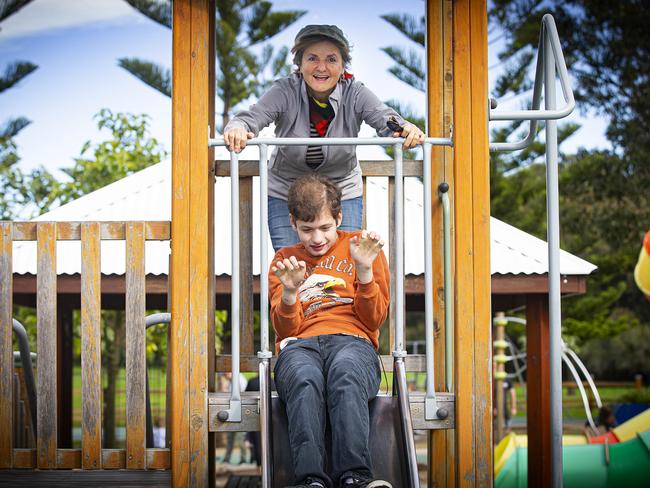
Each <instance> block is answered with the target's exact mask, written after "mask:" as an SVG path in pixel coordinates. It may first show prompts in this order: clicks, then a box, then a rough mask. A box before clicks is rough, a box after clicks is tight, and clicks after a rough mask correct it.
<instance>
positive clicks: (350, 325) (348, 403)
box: [269, 174, 392, 488]
mask: <svg viewBox="0 0 650 488" xmlns="http://www.w3.org/2000/svg"><path fill="white" fill-rule="evenodd" d="M288 206H289V212H290V220H291V225H292V226H293V228H294V229H295V230H296V232H297V233H298V236H299V238H300V242H299V243H298V244H296V245H294V246H288V247H285V248H282V249H280V250H279V251H278V252H277V253H276V255H275V257H274V259H273V264H272V266H271V271H272V273H269V295H270V297H271V298H270V299H271V318H272V321H273V326H274V328H275V332H276V337H277V339H276V350H277V351H279V356H278V361H277V363H276V365H275V382H276V387H277V391H278V395H279V396H280V398H281V399H282V401H283V402H284V403H285V406H286V410H287V416H288V420H289V426H290V428H289V441H290V445H291V455H292V460H293V471H294V476H295V479H296V481H297V483H298V484H297V485H296V487H295V488H298V487H301V488H302V487H311V488H314V487H315V488H325V487H327V488H332V487H336V486H340V487H342V488H361V487H363V488H379V487H388V488H391V486H392V485H391V484H390V483H388V482H386V481H382V480H375V479H373V477H372V471H371V470H372V466H371V460H370V452H369V448H368V435H369V418H368V417H369V413H368V402H369V401H370V400H372V399H373V398H374V397H375V396H376V395H377V392H378V390H379V383H380V379H381V376H380V369H379V359H378V357H377V352H376V350H377V348H378V339H379V327H380V326H381V324H382V323H383V322H384V320H385V318H386V314H387V312H388V305H389V301H390V298H389V281H390V275H389V271H388V265H387V263H386V257H385V256H384V253H383V252H382V250H381V248H382V246H383V245H384V242H383V241H382V240H381V238H380V237H379V235H377V234H376V233H374V232H366V231H357V232H345V231H339V230H337V227H338V226H339V225H340V224H341V219H342V214H341V192H340V190H338V188H337V187H336V186H335V185H334V184H333V183H332V182H331V181H330V180H329V179H328V178H326V177H324V176H321V175H318V174H312V175H307V176H302V177H300V178H298V179H297V180H296V181H295V182H294V184H293V185H292V186H291V188H290V190H289V196H288ZM328 415H329V420H330V425H331V434H332V453H331V457H330V461H331V463H330V464H331V468H332V472H331V473H330V475H328V474H327V473H325V425H326V418H327V416H328Z"/></svg>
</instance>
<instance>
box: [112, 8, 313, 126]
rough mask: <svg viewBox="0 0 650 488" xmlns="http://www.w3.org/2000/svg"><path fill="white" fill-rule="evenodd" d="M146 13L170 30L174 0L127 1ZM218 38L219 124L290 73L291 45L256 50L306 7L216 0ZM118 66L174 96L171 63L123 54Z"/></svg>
mask: <svg viewBox="0 0 650 488" xmlns="http://www.w3.org/2000/svg"><path fill="white" fill-rule="evenodd" d="M127 2H128V3H129V4H130V5H131V6H133V7H134V8H135V9H137V10H138V11H140V12H141V13H142V14H144V15H146V16H147V17H149V18H151V19H152V20H154V21H156V22H158V23H160V24H161V25H164V26H166V27H169V28H170V29H171V26H172V25H171V16H172V2H171V0H162V1H160V0H127ZM216 6H217V18H216V25H215V43H216V56H217V75H216V85H217V97H218V98H219V99H220V100H221V101H222V103H223V109H222V114H221V115H222V120H221V127H223V126H225V125H226V124H227V123H228V120H229V118H230V113H231V112H232V110H233V109H234V108H235V107H236V106H237V104H239V103H241V102H243V101H244V100H246V99H247V98H249V97H250V96H252V95H258V96H259V95H260V94H261V93H262V92H263V91H264V90H265V89H266V88H268V86H269V85H270V84H271V82H272V80H273V79H275V78H278V77H280V76H286V75H288V74H289V72H290V64H289V63H288V62H287V57H288V53H289V50H288V48H287V47H281V48H280V49H278V51H277V52H275V50H274V48H273V46H271V45H270V44H267V45H263V46H262V49H261V52H260V53H259V54H256V53H255V52H254V50H253V49H251V48H254V47H257V46H260V45H262V44H263V43H264V42H266V41H268V40H269V39H271V38H272V37H273V36H275V35H276V34H278V33H280V32H282V31H283V30H285V29H286V28H287V27H289V26H290V25H291V24H293V23H294V22H296V21H297V20H298V19H300V18H301V17H302V16H303V15H304V14H305V13H306V11H304V10H284V11H273V10H272V7H273V5H272V4H271V2H267V1H264V0H223V1H219V2H217V5H216ZM118 63H119V65H120V66H121V67H122V68H124V69H126V70H127V71H129V72H130V73H131V74H133V75H134V76H136V77H137V78H139V79H140V80H142V81H143V82H144V83H146V84H148V85H149V86H151V87H152V88H154V89H156V90H158V91H159V92H161V93H163V94H164V95H167V96H171V75H170V70H169V69H168V68H165V67H162V66H159V65H156V64H154V63H151V62H148V61H142V60H139V59H136V58H120V59H119V60H118Z"/></svg>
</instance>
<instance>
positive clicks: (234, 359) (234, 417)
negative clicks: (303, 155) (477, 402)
mask: <svg viewBox="0 0 650 488" xmlns="http://www.w3.org/2000/svg"><path fill="white" fill-rule="evenodd" d="M403 143H404V139H403V138H394V137H370V138H369V137H366V138H360V137H340V138H319V137H313V138H312V137H289V138H280V137H267V138H254V139H250V140H249V141H247V143H246V144H247V145H249V146H259V147H260V154H259V165H260V166H259V168H260V172H259V174H260V205H261V211H260V217H261V218H260V239H261V244H262V246H264V247H261V250H262V252H261V256H260V307H261V309H260V318H261V327H260V328H261V332H260V335H261V341H260V342H261V350H260V352H259V353H258V357H259V358H260V359H261V360H262V361H268V360H269V359H270V357H271V352H270V349H269V344H268V337H269V330H268V329H269V325H268V321H267V319H266V316H267V311H268V309H267V307H268V305H267V303H268V268H269V263H268V257H267V252H265V249H266V247H265V246H266V243H267V241H268V228H267V222H266V218H264V216H265V215H266V213H267V193H266V186H267V154H268V152H267V148H268V146H269V145H273V146H305V145H323V146H328V145H329V146H341V145H354V146H370V145H373V146H376V145H379V146H393V147H394V150H395V229H394V234H395V256H396V257H395V263H394V266H395V268H394V269H395V273H394V274H395V276H394V277H393V283H394V284H395V304H394V305H395V308H396V310H397V311H398V313H397V314H396V319H395V344H394V350H393V357H395V358H403V357H405V356H406V350H405V347H404V313H403V308H404V296H403V295H404V241H403V234H404V232H403V228H404V220H403V198H404V197H403V178H402V174H403V173H402V163H403V159H402V144H403ZM452 145H453V143H452V140H451V138H436V137H427V138H425V140H424V143H423V149H424V168H425V169H424V175H423V176H424V179H425V183H424V200H425V201H424V209H425V217H424V225H425V236H426V237H425V251H424V252H425V262H427V260H428V261H429V264H428V265H427V266H428V268H427V269H428V270H429V271H428V272H426V271H425V289H426V290H429V292H427V293H426V294H425V300H426V301H427V303H428V305H426V307H427V309H430V310H432V309H433V308H432V307H433V303H432V301H433V291H432V290H433V282H432V273H431V264H430V260H431V256H432V254H433V246H432V239H431V235H432V230H431V216H430V214H429V213H427V212H430V209H431V207H432V197H431V181H430V180H431V172H430V168H429V166H430V164H431V146H452ZM208 146H209V147H216V146H227V144H226V142H225V140H224V139H223V138H209V139H208ZM230 177H231V199H232V206H231V234H232V237H233V239H232V253H231V259H232V274H231V283H232V292H231V310H232V313H231V326H232V333H231V368H232V375H233V378H236V377H238V376H239V361H240V347H239V327H240V324H239V273H240V270H239V237H238V236H239V233H240V232H239V213H238V211H237V210H238V206H239V186H238V179H239V154H238V153H235V152H233V151H231V152H230ZM447 203H448V201H447ZM443 207H444V199H443ZM446 222H447V224H448V225H449V214H448V208H447V218H446ZM445 249H446V250H447V255H448V256H449V255H450V246H449V245H446V247H445ZM450 267H451V266H450V265H449V266H448V267H447V268H446V271H447V272H446V275H445V276H446V279H445V288H446V293H448V294H449V295H446V300H445V302H446V306H448V307H451V302H452V300H451V287H450V286H447V283H450V279H451V276H450V275H451V272H450ZM445 314H446V317H447V320H448V322H447V323H449V324H451V309H449V310H447V309H446V311H445ZM426 323H427V331H428V330H429V329H431V331H432V330H433V314H432V313H429V314H428V315H427V319H426ZM447 339H448V341H447V343H448V344H449V341H450V339H451V336H449V337H448V338H447ZM426 340H427V344H428V345H427V357H428V358H430V360H429V359H428V360H427V378H431V379H432V378H433V333H427V337H426ZM450 349H451V348H450V347H449V346H448V347H447V350H448V353H451V351H450ZM450 358H451V356H450V355H448V360H447V369H448V371H447V376H446V378H447V384H448V388H451V378H450V370H451V359H450ZM426 412H428V413H427V419H438V418H445V417H444V414H445V412H444V411H440V410H439V409H438V408H437V403H436V399H435V391H434V388H433V381H430V382H429V380H428V388H427V407H426ZM217 417H218V419H219V420H220V421H222V422H240V421H241V391H240V386H239V382H238V381H232V382H231V390H230V402H229V406H228V409H226V410H222V411H220V412H218V414H217Z"/></svg>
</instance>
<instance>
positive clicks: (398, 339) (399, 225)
mask: <svg viewBox="0 0 650 488" xmlns="http://www.w3.org/2000/svg"><path fill="white" fill-rule="evenodd" d="M393 147H394V148H395V276H394V280H395V281H394V282H395V351H393V355H396V354H397V355H398V356H403V355H404V352H405V349H404V178H403V176H402V158H403V156H402V143H401V142H400V143H398V144H395V145H394V146H393Z"/></svg>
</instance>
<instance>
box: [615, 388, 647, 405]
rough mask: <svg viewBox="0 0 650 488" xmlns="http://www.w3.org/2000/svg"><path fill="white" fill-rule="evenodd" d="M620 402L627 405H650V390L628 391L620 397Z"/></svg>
mask: <svg viewBox="0 0 650 488" xmlns="http://www.w3.org/2000/svg"><path fill="white" fill-rule="evenodd" d="M619 401H621V402H626V403H646V404H649V405H650V388H641V389H640V390H631V391H628V392H626V393H625V394H624V395H621V396H620V398H619Z"/></svg>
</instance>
